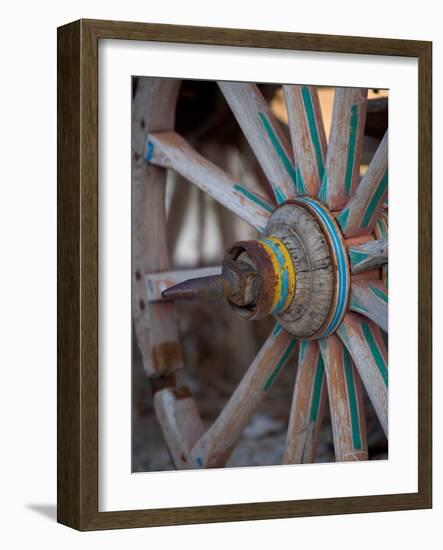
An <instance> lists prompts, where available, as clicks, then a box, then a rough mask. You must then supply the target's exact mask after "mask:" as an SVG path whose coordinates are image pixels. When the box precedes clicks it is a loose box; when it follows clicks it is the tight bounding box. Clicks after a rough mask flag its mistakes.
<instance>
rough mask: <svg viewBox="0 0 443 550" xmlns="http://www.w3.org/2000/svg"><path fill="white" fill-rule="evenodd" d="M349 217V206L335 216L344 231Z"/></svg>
mask: <svg viewBox="0 0 443 550" xmlns="http://www.w3.org/2000/svg"><path fill="white" fill-rule="evenodd" d="M348 218H349V208H348V207H346V208H345V209H344V210H342V211H341V212H340V214H339V215H338V216H337V217H336V218H335V219H336V220H337V221H338V223H339V224H340V227H341V228H342V229H343V231H344V230H345V229H346V226H347V224H348Z"/></svg>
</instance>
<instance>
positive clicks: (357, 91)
mask: <svg viewBox="0 0 443 550" xmlns="http://www.w3.org/2000/svg"><path fill="white" fill-rule="evenodd" d="M367 96H368V90H367V89H365V88H336V90H335V98H334V108H333V113H332V126H331V134H330V136H329V144H328V154H327V159H326V172H325V176H324V178H323V182H322V185H321V189H320V193H319V199H320V200H321V201H322V202H324V203H325V204H327V205H328V207H329V208H330V209H331V210H338V209H340V208H343V207H344V206H345V204H346V203H347V202H348V201H349V199H350V198H351V196H352V195H353V193H354V192H355V190H356V188H357V185H358V182H359V179H360V160H361V153H362V147H363V137H364V129H365V120H366V104H367Z"/></svg>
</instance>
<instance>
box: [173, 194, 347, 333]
mask: <svg viewBox="0 0 443 550" xmlns="http://www.w3.org/2000/svg"><path fill="white" fill-rule="evenodd" d="M349 286H350V273H349V263H348V257H347V252H346V248H345V245H344V241H343V237H342V234H341V232H340V230H339V228H338V226H337V224H336V222H335V220H334V217H333V216H332V214H331V213H330V212H329V211H328V210H327V209H326V208H325V207H324V206H323V205H322V204H321V203H319V202H318V201H316V200H313V199H310V198H307V197H302V198H297V199H293V200H290V201H287V202H285V203H283V204H282V205H280V206H278V207H277V208H276V209H275V210H274V212H273V213H272V215H271V217H270V218H269V221H268V223H267V225H266V227H265V229H264V232H263V234H262V235H261V238H260V239H258V240H250V241H239V242H237V243H235V244H234V245H233V246H232V247H231V248H230V249H229V251H228V253H227V254H226V257H225V260H224V262H223V268H222V274H221V275H216V276H212V277H203V278H200V279H190V280H188V281H185V282H184V283H181V284H179V285H176V286H174V287H171V288H169V289H167V290H166V291H164V293H163V297H164V298H169V299H195V298H218V297H225V298H226V299H227V300H228V302H229V303H230V305H231V307H232V308H233V310H234V311H235V312H236V313H237V314H238V315H239V316H240V317H242V318H243V319H249V320H256V319H262V318H264V317H266V316H268V315H274V316H275V317H276V319H277V320H278V322H279V323H280V324H281V325H282V326H283V327H284V328H285V329H286V330H287V331H288V332H290V333H291V334H293V335H295V336H297V337H298V338H302V339H320V338H325V337H326V336H328V335H329V334H331V333H333V332H334V331H335V330H336V329H337V327H338V326H339V324H340V323H341V321H342V319H343V316H344V314H345V312H346V308H347V302H348V297H349Z"/></svg>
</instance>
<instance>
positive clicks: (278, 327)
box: [272, 323, 283, 336]
mask: <svg viewBox="0 0 443 550" xmlns="http://www.w3.org/2000/svg"><path fill="white" fill-rule="evenodd" d="M282 330H283V327H282V326H281V325H280V323H275V327H274V330H273V331H272V336H278V335H279V334H280V332H281V331H282Z"/></svg>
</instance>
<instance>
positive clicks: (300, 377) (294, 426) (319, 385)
mask: <svg viewBox="0 0 443 550" xmlns="http://www.w3.org/2000/svg"><path fill="white" fill-rule="evenodd" d="M325 403H326V379H325V368H324V363H323V358H322V356H321V355H320V352H319V349H318V343H317V342H316V341H314V340H301V341H300V348H299V354H298V367H297V376H296V379H295V385H294V392H293V395H292V404H291V410H290V413H289V426H288V431H287V434H286V443H285V451H284V455H283V464H302V463H306V464H310V463H312V462H315V456H316V451H317V447H318V441H319V437H320V429H321V425H322V421H323V415H324V409H325Z"/></svg>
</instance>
